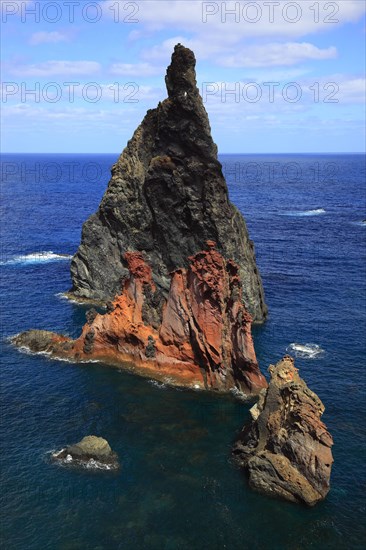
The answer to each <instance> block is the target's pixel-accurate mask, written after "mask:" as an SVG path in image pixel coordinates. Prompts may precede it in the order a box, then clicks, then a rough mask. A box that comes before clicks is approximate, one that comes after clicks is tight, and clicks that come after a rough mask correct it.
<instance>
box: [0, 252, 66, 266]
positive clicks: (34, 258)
mask: <svg viewBox="0 0 366 550" xmlns="http://www.w3.org/2000/svg"><path fill="white" fill-rule="evenodd" d="M71 258H72V256H71V255H70V254H56V253H55V252H53V251H52V250H47V251H41V252H32V253H31V254H25V255H19V256H13V258H9V259H8V260H3V261H0V265H29V264H40V263H49V262H60V261H65V260H71Z"/></svg>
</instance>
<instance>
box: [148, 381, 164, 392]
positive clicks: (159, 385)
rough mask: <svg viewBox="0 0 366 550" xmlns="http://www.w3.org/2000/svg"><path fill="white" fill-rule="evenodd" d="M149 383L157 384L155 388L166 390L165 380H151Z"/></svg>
mask: <svg viewBox="0 0 366 550" xmlns="http://www.w3.org/2000/svg"><path fill="white" fill-rule="evenodd" d="M149 384H151V385H152V386H155V388H159V389H160V390H166V384H164V383H163V382H158V381H157V380H149Z"/></svg>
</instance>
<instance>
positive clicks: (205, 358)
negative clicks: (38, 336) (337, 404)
mask: <svg viewBox="0 0 366 550" xmlns="http://www.w3.org/2000/svg"><path fill="white" fill-rule="evenodd" d="M125 259H126V261H127V264H128V268H129V271H130V278H129V279H128V280H127V281H126V282H125V283H124V287H123V290H122V293H121V294H120V295H119V296H117V297H116V299H115V300H114V302H113V311H111V312H109V313H106V314H104V315H97V316H96V317H95V319H94V320H93V321H92V322H91V323H90V324H89V323H87V324H86V325H85V326H84V328H83V331H82V334H81V336H80V338H78V340H76V342H75V344H74V346H73V352H74V354H76V355H77V357H78V358H81V359H91V358H101V359H104V360H106V361H108V362H116V363H121V362H126V361H127V362H130V363H132V364H133V368H134V370H137V371H139V372H140V373H142V374H145V375H147V376H152V377H154V378H158V379H161V380H167V381H170V382H171V383H176V384H181V385H184V386H196V387H200V388H207V389H214V390H219V391H228V390H230V389H233V388H237V389H239V390H241V391H243V392H245V393H250V394H256V393H258V392H259V391H260V390H261V388H264V387H266V386H267V383H266V380H265V378H264V377H263V376H262V375H261V373H260V371H259V368H258V364H257V360H256V356H255V351H254V346H253V341H252V336H251V323H252V319H251V317H250V315H249V314H248V312H247V311H246V310H245V307H244V306H243V304H242V287H241V282H240V278H239V275H238V269H239V268H238V266H237V265H236V264H235V263H234V262H232V261H230V260H229V261H227V260H225V259H224V258H223V257H222V256H221V254H220V253H219V252H218V251H217V250H216V249H215V243H214V242H213V241H208V242H207V250H206V251H203V252H199V253H198V254H196V255H194V256H192V257H190V258H189V260H190V266H189V268H188V269H178V270H176V271H174V272H173V273H172V274H171V285H170V292H169V296H168V299H167V300H165V301H164V303H163V305H162V309H161V310H160V313H159V315H160V319H159V322H158V323H155V328H154V327H153V326H152V325H151V324H148V323H146V319H145V317H146V311H148V310H149V308H150V309H151V308H152V306H151V303H157V300H155V298H156V296H157V294H156V292H157V290H156V287H155V284H154V281H153V279H152V272H151V268H150V267H149V266H148V265H147V264H146V263H145V261H144V258H143V256H142V254H141V253H138V252H128V253H126V254H125Z"/></svg>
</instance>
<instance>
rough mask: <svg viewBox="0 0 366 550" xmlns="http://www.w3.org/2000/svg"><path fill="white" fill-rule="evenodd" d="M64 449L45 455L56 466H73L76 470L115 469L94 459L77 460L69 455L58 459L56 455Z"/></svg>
mask: <svg viewBox="0 0 366 550" xmlns="http://www.w3.org/2000/svg"><path fill="white" fill-rule="evenodd" d="M64 450H65V449H61V450H60V451H49V452H48V453H47V454H48V455H49V456H50V458H51V459H52V460H53V462H54V463H55V464H58V465H59V466H74V467H76V468H85V469H86V470H107V471H110V470H116V469H117V468H116V467H115V466H113V465H111V464H104V463H103V462H99V461H98V460H94V458H90V459H89V460H88V461H85V460H77V459H75V458H73V457H72V456H71V455H66V457H65V458H59V457H58V455H59V454H61V453H62V452H63V451H64Z"/></svg>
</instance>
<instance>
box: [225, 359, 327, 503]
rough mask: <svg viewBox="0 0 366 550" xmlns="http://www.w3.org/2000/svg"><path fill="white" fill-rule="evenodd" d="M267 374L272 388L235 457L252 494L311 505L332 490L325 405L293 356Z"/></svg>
mask: <svg viewBox="0 0 366 550" xmlns="http://www.w3.org/2000/svg"><path fill="white" fill-rule="evenodd" d="M268 370H269V372H270V374H271V381H270V384H269V386H268V388H267V389H265V390H262V391H261V393H260V396H259V401H258V403H257V404H256V405H254V407H253V408H252V409H251V414H252V418H253V421H252V423H251V424H250V425H249V426H247V427H245V428H244V429H243V431H242V433H241V434H240V436H239V439H238V441H237V442H236V443H235V445H234V448H233V453H234V456H235V458H236V460H237V461H238V463H239V465H240V466H241V467H243V468H244V469H245V470H246V471H247V473H248V475H249V485H250V486H251V487H252V488H253V489H255V490H257V491H259V492H261V493H265V494H267V495H269V496H278V497H281V498H284V499H286V500H290V501H293V502H304V503H306V504H308V505H310V506H312V505H314V504H316V503H317V502H318V501H319V500H322V499H324V498H325V496H326V495H327V493H328V491H329V480H330V472H331V467H332V463H333V457H332V451H331V447H332V445H333V439H332V436H331V435H330V434H329V433H328V431H327V429H326V426H325V425H324V424H323V422H322V421H321V420H320V418H321V416H322V414H323V412H324V405H323V403H322V402H321V401H320V399H319V398H318V396H317V395H316V394H315V393H313V392H312V391H311V390H309V388H308V387H307V385H306V384H305V382H304V381H303V380H302V379H301V378H300V377H299V375H298V371H297V369H295V367H294V361H293V359H292V357H290V356H285V357H284V358H283V359H282V360H281V361H279V362H278V363H277V365H275V366H273V365H271V366H270V367H269V369H268Z"/></svg>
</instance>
